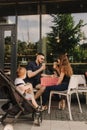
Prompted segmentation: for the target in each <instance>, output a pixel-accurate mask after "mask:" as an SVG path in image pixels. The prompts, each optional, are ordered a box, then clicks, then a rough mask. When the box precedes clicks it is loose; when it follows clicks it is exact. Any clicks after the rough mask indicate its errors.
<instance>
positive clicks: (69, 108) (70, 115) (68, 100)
mask: <svg viewBox="0 0 87 130" xmlns="http://www.w3.org/2000/svg"><path fill="white" fill-rule="evenodd" d="M67 104H68V110H69V118H70V120H73V119H72V114H71V107H70V105H71V101H70V96H69V95H67Z"/></svg>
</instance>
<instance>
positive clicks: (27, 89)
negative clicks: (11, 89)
mask: <svg viewBox="0 0 87 130" xmlns="http://www.w3.org/2000/svg"><path fill="white" fill-rule="evenodd" d="M25 78H26V69H25V68H24V67H19V68H18V69H17V78H16V79H15V81H14V84H15V86H16V89H17V90H18V91H19V92H20V93H21V94H23V95H24V97H25V98H26V99H27V100H31V102H32V104H33V106H34V107H35V108H36V109H37V110H38V111H41V106H39V105H38V104H37V102H36V100H35V99H34V93H33V87H32V84H31V83H28V84H26V83H25V82H24V79H25Z"/></svg>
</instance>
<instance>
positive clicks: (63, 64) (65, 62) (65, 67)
mask: <svg viewBox="0 0 87 130" xmlns="http://www.w3.org/2000/svg"><path fill="white" fill-rule="evenodd" d="M59 59H60V66H59V69H60V71H63V72H64V73H65V75H67V76H71V75H72V74H73V70H72V67H71V65H70V63H69V59H68V57H67V55H66V54H62V55H60V56H59Z"/></svg>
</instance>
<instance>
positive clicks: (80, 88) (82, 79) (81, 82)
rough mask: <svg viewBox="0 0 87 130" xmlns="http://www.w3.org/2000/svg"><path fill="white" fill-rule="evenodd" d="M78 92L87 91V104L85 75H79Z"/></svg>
mask: <svg viewBox="0 0 87 130" xmlns="http://www.w3.org/2000/svg"><path fill="white" fill-rule="evenodd" d="M78 80H79V81H78V82H79V85H78V92H79V93H86V104H87V84H86V78H85V76H84V75H78Z"/></svg>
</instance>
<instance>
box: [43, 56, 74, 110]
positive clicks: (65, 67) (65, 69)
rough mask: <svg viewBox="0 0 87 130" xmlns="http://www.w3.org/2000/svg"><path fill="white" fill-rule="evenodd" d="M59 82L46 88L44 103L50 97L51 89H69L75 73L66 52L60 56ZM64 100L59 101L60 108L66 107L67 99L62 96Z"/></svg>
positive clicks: (44, 103)
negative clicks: (71, 78)
mask: <svg viewBox="0 0 87 130" xmlns="http://www.w3.org/2000/svg"><path fill="white" fill-rule="evenodd" d="M57 61H58V68H57V69H58V74H59V77H58V83H57V85H54V86H49V87H47V88H46V90H45V92H44V94H43V105H44V106H45V105H46V102H47V100H48V98H49V94H50V91H52V90H54V91H64V90H67V89H68V84H69V80H70V77H71V75H72V74H73V71H72V68H71V65H70V63H69V60H68V57H67V56H66V55H65V54H62V55H60V56H59V58H58V60H57ZM57 69H56V71H57ZM61 98H62V100H60V102H59V109H60V108H61V109H64V108H65V100H64V97H61Z"/></svg>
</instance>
